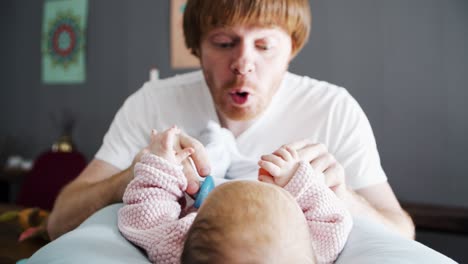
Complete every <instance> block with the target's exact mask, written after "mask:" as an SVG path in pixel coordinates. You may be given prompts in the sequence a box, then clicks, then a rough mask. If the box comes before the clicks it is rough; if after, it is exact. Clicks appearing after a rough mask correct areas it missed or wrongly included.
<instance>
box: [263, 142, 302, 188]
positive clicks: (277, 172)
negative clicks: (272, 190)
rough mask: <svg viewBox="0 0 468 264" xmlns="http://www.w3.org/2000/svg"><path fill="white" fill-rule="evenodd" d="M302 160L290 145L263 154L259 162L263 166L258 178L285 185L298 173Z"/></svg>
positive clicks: (280, 185) (281, 185)
mask: <svg viewBox="0 0 468 264" xmlns="http://www.w3.org/2000/svg"><path fill="white" fill-rule="evenodd" d="M300 161H301V159H300V157H299V154H298V153H297V151H296V150H294V149H292V148H289V147H281V148H279V149H278V150H276V151H275V152H273V153H272V154H268V155H263V156H262V157H261V159H260V161H259V162H258V165H259V166H260V168H261V170H260V175H258V180H259V181H263V182H268V183H273V184H275V185H278V186H279V187H284V186H286V185H287V184H288V182H289V181H290V180H291V178H292V177H293V176H294V174H295V173H296V170H297V168H298V167H299V162H300Z"/></svg>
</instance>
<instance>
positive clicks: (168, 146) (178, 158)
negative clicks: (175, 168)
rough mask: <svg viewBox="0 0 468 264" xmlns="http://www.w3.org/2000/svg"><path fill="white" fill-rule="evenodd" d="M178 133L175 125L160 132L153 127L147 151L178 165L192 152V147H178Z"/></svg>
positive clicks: (178, 130)
mask: <svg viewBox="0 0 468 264" xmlns="http://www.w3.org/2000/svg"><path fill="white" fill-rule="evenodd" d="M180 133H181V132H180V129H179V128H177V127H175V126H173V127H171V128H169V129H167V130H166V131H164V132H162V133H158V132H157V131H156V130H154V129H153V130H152V131H151V142H150V145H149V147H148V148H149V151H150V152H151V153H153V154H155V155H157V156H159V157H161V158H163V159H165V160H167V161H168V162H170V163H172V164H175V165H180V164H181V163H182V162H183V161H184V160H186V159H187V158H188V157H189V156H190V155H191V154H192V153H193V152H194V149H193V148H190V147H188V148H182V147H180V143H179V138H178V136H179V135H180Z"/></svg>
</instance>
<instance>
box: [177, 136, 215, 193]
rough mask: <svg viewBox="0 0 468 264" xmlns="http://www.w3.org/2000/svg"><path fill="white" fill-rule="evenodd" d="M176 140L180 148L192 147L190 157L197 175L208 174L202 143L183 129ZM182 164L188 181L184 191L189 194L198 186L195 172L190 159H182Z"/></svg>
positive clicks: (206, 155) (196, 189)
mask: <svg viewBox="0 0 468 264" xmlns="http://www.w3.org/2000/svg"><path fill="white" fill-rule="evenodd" d="M178 140H179V144H180V147H181V148H192V149H193V150H194V152H193V154H192V155H191V156H190V158H191V159H192V161H193V164H194V165H195V169H196V170H197V171H198V175H200V176H202V177H205V176H207V175H208V174H210V172H211V167H210V162H209V159H208V154H207V153H206V150H205V147H204V146H203V144H202V143H200V141H198V140H196V139H195V138H193V137H191V136H189V135H187V134H186V133H184V132H183V131H181V132H180V133H179V134H178ZM182 166H183V167H184V169H183V171H184V174H185V177H187V182H188V185H187V190H186V192H187V194H189V195H194V194H196V193H197V192H198V189H199V188H200V185H199V181H198V175H197V172H196V171H195V169H194V167H193V166H192V162H191V161H190V159H185V160H184V161H182Z"/></svg>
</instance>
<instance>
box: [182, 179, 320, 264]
mask: <svg viewBox="0 0 468 264" xmlns="http://www.w3.org/2000/svg"><path fill="white" fill-rule="evenodd" d="M181 262H182V263H313V262H314V257H313V252H312V246H311V242H310V235H309V230H308V226H307V223H306V220H305V217H304V214H303V213H302V211H301V209H300V208H299V206H298V205H297V203H296V202H295V200H294V198H293V197H292V196H291V195H290V194H289V193H288V192H286V191H285V190H283V189H282V188H279V187H277V186H275V185H273V184H267V183H262V182H254V181H233V182H228V183H224V184H222V185H220V186H219V187H217V188H215V189H214V190H213V191H212V192H211V193H210V195H209V196H208V197H207V199H206V200H205V201H204V202H203V205H202V206H201V208H200V209H199V211H198V215H197V216H196V218H195V220H194V222H193V224H192V227H191V228H190V230H189V232H188V233H187V237H186V240H185V245H184V250H183V253H182V258H181Z"/></svg>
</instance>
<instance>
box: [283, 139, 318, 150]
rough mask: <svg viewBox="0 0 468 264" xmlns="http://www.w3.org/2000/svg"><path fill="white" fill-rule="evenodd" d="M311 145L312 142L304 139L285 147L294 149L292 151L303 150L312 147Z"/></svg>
mask: <svg viewBox="0 0 468 264" xmlns="http://www.w3.org/2000/svg"><path fill="white" fill-rule="evenodd" d="M311 144H312V142H311V141H310V140H309V139H302V140H298V141H295V142H292V143H289V144H286V145H284V146H283V147H289V148H292V149H295V150H299V149H302V148H304V147H305V146H307V145H311Z"/></svg>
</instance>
